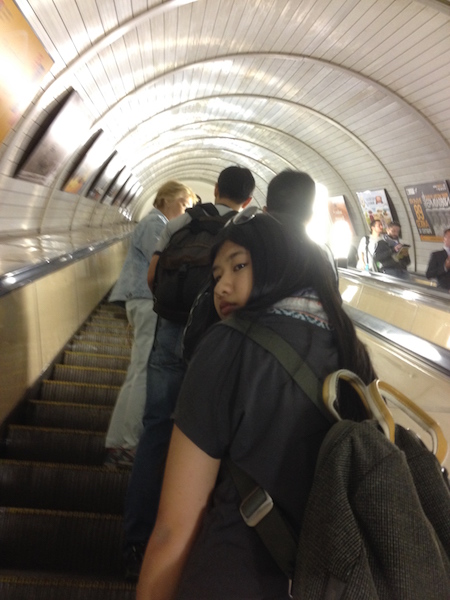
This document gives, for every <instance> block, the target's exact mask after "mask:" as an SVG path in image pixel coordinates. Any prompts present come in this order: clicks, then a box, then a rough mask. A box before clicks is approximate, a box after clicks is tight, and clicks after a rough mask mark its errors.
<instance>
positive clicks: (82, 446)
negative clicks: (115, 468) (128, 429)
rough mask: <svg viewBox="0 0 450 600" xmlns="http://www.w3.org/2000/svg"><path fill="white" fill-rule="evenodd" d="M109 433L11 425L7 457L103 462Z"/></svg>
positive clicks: (7, 440) (75, 462)
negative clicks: (106, 434) (106, 435)
mask: <svg viewBox="0 0 450 600" xmlns="http://www.w3.org/2000/svg"><path fill="white" fill-rule="evenodd" d="M104 443H105V434H104V433H99V432H95V431H82V430H71V429H52V428H43V427H30V426H26V425H9V426H8V432H7V437H6V458H10V459H15V460H35V461H44V462H60V463H70V464H86V465H101V464H103V461H104V458H105V448H104Z"/></svg>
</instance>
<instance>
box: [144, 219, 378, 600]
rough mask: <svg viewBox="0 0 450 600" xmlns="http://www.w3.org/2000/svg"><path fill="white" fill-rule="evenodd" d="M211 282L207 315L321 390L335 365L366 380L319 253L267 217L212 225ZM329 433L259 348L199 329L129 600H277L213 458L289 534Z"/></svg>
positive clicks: (228, 481)
mask: <svg viewBox="0 0 450 600" xmlns="http://www.w3.org/2000/svg"><path fill="white" fill-rule="evenodd" d="M242 218H243V217H242V216H241V215H238V216H237V217H236V220H237V221H239V220H242ZM212 286H213V294H214V306H215V308H216V311H217V314H218V315H219V317H220V319H223V320H225V319H227V318H228V317H229V316H230V315H232V314H233V315H235V317H236V318H239V317H243V318H245V319H246V320H251V321H253V322H258V323H260V324H262V325H264V326H266V327H268V328H270V329H273V330H274V331H275V332H276V333H278V334H279V335H281V336H282V337H283V338H284V339H285V340H286V341H287V342H288V343H289V344H290V345H291V346H292V347H293V348H294V349H295V350H296V352H297V353H298V354H299V355H300V356H301V357H302V358H303V359H304V360H305V361H306V362H307V363H308V365H309V366H310V368H311V369H312V370H313V372H314V373H315V375H316V376H317V377H318V378H319V379H320V380H323V379H324V378H325V377H326V376H327V375H328V374H329V373H331V372H333V371H335V370H336V369H339V368H347V369H351V370H352V371H354V372H355V373H356V374H358V375H359V376H360V377H361V378H362V379H363V381H365V382H366V383H369V382H370V381H371V380H372V379H373V378H374V371H373V368H372V365H371V363H370V360H369V357H368V355H367V352H366V350H365V348H364V347H363V345H362V344H361V343H360V341H359V340H358V338H357V337H356V333H355V329H354V327H353V324H352V322H351V321H350V319H349V318H348V316H347V315H346V314H345V312H344V311H343V308H342V305H341V299H340V296H339V294H338V292H337V290H336V283H335V280H334V278H333V274H332V272H331V269H330V266H329V264H328V262H327V259H326V257H325V256H324V254H323V252H322V251H321V250H320V248H318V246H317V245H316V244H315V243H314V242H312V241H310V240H309V239H308V238H307V237H306V235H305V236H304V237H303V238H302V239H299V234H298V230H295V231H294V230H292V231H291V230H290V228H289V227H288V226H286V225H281V224H280V223H279V222H278V221H276V220H275V219H274V218H272V217H270V216H267V215H256V216H254V217H253V218H250V219H249V220H248V221H246V222H243V223H241V224H236V223H232V224H230V225H229V226H227V227H225V228H224V229H223V231H222V232H221V233H220V235H219V239H218V242H217V244H216V246H215V248H214V249H213V253H212ZM329 427H330V423H329V421H328V420H327V419H326V418H325V417H324V416H323V414H322V413H321V411H320V410H319V409H318V408H317V407H316V406H315V405H314V404H313V403H312V402H311V400H309V399H308V397H307V396H306V395H305V394H304V392H303V391H302V390H301V389H300V387H299V386H298V385H297V384H296V383H295V382H294V381H293V380H292V378H291V377H290V375H288V373H287V372H286V371H285V370H284V368H283V367H282V366H281V364H280V363H279V362H278V361H277V360H276V359H275V358H274V356H273V355H272V354H271V353H270V352H267V351H266V350H264V349H263V348H262V347H261V346H259V345H258V344H256V343H255V342H253V341H252V340H251V339H249V338H248V337H247V336H245V335H244V334H242V333H241V332H239V331H237V330H235V329H232V328H230V327H225V326H223V325H222V324H220V323H219V324H216V325H214V326H212V327H211V328H210V329H209V330H208V331H207V333H206V335H205V336H204V338H203V339H202V340H201V342H200V343H199V345H198V347H197V349H196V351H195V353H194V356H193V358H192V360H191V362H190V365H189V368H188V370H187V373H186V376H185V380H184V383H183V386H182V389H181V392H180V396H179V398H178V404H177V409H176V413H175V427H174V431H173V434H172V440H171V445H170V449H169V455H168V459H167V463H166V471H165V476H164V484H163V490H162V496H161V501H160V506H159V512H158V518H157V522H156V525H155V529H154V531H153V534H152V536H151V538H150V541H149V544H148V547H147V551H146V555H145V558H144V563H143V566H142V571H141V576H140V580H139V584H138V599H139V600H144V599H146V600H149V599H151V600H163V599H164V600H168V599H173V598H177V599H178V600H194V599H195V600H201V599H209V600H213V599H214V600H243V599H245V600H265V599H267V600H269V599H271V600H275V599H276V600H278V599H279V600H287V598H288V597H289V596H288V582H287V579H286V577H285V575H284V574H283V573H282V572H281V571H280V570H279V568H278V567H277V565H276V564H275V563H274V562H273V559H272V558H271V556H270V555H269V553H268V551H267V550H266V548H265V546H264V545H263V544H262V542H261V541H260V539H259V537H258V535H257V534H256V532H255V531H254V530H253V529H252V528H250V527H248V526H247V525H246V524H245V523H244V521H243V519H242V517H241V515H240V513H239V505H240V498H239V495H238V493H237V490H236V489H235V486H234V483H233V481H232V478H231V476H230V474H229V472H228V470H227V468H226V467H225V466H224V465H223V459H225V458H227V457H230V458H231V460H232V461H233V462H234V463H235V464H237V465H238V466H239V467H240V468H241V469H242V470H244V471H245V472H247V473H248V474H249V475H250V476H251V477H252V478H253V479H254V480H255V481H257V482H258V484H259V485H260V486H261V487H263V488H264V489H266V490H267V491H268V493H269V494H270V495H271V496H272V498H273V500H274V502H275V503H276V504H277V505H278V507H279V508H280V509H281V511H282V512H283V513H284V515H285V516H286V518H287V520H288V521H289V523H290V525H291V527H292V528H293V530H294V531H295V532H296V533H297V534H298V533H299V531H300V528H301V522H302V517H303V512H304V509H305V504H306V501H307V498H308V494H309V490H310V488H311V485H312V479H313V475H314V467H315V463H316V459H317V454H318V452H319V448H320V445H321V442H322V440H323V438H324V436H325V434H326V433H327V431H328V429H329Z"/></svg>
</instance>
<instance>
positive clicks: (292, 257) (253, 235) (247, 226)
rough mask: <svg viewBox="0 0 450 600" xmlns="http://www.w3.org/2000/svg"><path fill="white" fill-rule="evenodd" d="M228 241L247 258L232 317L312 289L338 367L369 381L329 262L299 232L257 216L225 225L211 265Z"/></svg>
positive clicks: (252, 316) (368, 369)
mask: <svg viewBox="0 0 450 600" xmlns="http://www.w3.org/2000/svg"><path fill="white" fill-rule="evenodd" d="M227 240H229V241H231V242H234V243H235V244H238V245H239V246H243V247H244V248H246V249H247V250H248V251H249V253H250V256H251V258H252V267H253V288H252V292H251V294H250V298H249V300H248V302H247V304H246V305H245V306H244V307H243V308H241V309H239V311H237V314H242V315H243V316H246V317H247V318H249V319H252V320H256V319H257V318H258V316H259V315H260V314H261V312H264V311H265V310H267V309H268V308H269V307H271V306H272V305H273V304H275V303H276V302H278V301H279V300H282V299H284V298H287V297H289V296H292V295H294V294H296V293H297V292H299V291H300V290H302V289H307V288H312V289H313V290H314V291H315V292H316V294H317V295H318V297H319V301H320V302H321V304H322V307H323V309H324V311H325V312H326V314H327V316H328V319H329V323H330V325H331V326H332V327H333V335H334V338H335V341H336V345H337V348H338V354H339V358H340V368H344V369H350V370H351V371H353V372H355V373H356V374H357V375H359V376H360V377H361V379H362V380H363V381H364V382H365V383H370V381H372V380H373V378H374V377H375V372H374V369H373V367H372V364H371V362H370V358H369V356H368V354H367V351H366V349H365V347H364V345H363V344H362V343H361V341H360V340H359V339H358V338H357V335H356V331H355V327H354V325H353V323H352V321H351V320H350V318H349V317H348V315H347V314H346V313H345V311H344V310H343V308H342V299H341V297H340V294H339V292H338V289H337V285H336V280H335V275H334V272H333V269H332V267H331V265H330V263H329V260H328V258H327V257H326V255H325V253H324V251H323V250H322V249H321V248H320V247H319V246H318V245H317V244H316V243H314V242H313V241H312V240H310V239H309V237H308V236H307V235H306V233H305V232H304V231H302V230H299V229H298V228H297V227H296V228H294V227H289V226H288V225H286V224H285V223H283V224H281V223H280V222H278V221H277V220H276V219H274V218H273V217H271V216H269V215H264V214H257V215H256V216H254V217H253V218H251V219H250V220H248V221H247V222H244V223H242V224H239V225H235V224H230V225H228V226H226V227H224V228H223V229H222V230H221V231H220V233H219V235H218V238H217V242H216V244H215V245H214V247H213V249H212V254H211V262H214V259H215V257H216V255H217V252H218V251H219V249H220V247H221V246H222V245H223V244H224V242H226V241H227Z"/></svg>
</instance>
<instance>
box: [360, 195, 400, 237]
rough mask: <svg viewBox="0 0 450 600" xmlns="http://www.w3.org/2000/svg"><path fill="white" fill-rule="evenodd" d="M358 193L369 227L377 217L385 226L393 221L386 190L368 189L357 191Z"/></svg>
mask: <svg viewBox="0 0 450 600" xmlns="http://www.w3.org/2000/svg"><path fill="white" fill-rule="evenodd" d="M356 195H357V196H358V200H359V203H360V205H361V209H362V211H363V214H364V218H365V220H366V222H367V226H368V227H369V229H370V224H371V223H372V221H375V220H376V219H379V220H380V221H381V222H382V223H383V227H384V228H386V225H388V224H389V223H390V222H391V221H393V218H392V213H391V209H390V206H389V202H388V198H387V195H386V191H385V190H374V191H372V190H366V191H365V192H356Z"/></svg>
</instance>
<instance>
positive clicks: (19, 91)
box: [0, 0, 53, 142]
mask: <svg viewBox="0 0 450 600" xmlns="http://www.w3.org/2000/svg"><path fill="white" fill-rule="evenodd" d="M0 65H1V66H2V68H1V70H0V142H1V141H3V139H4V138H5V137H6V135H7V134H8V133H9V131H10V130H11V129H12V128H13V127H14V125H15V124H16V123H17V121H18V120H19V118H20V116H21V115H22V114H23V112H24V110H25V109H26V108H27V106H28V105H29V104H30V102H31V101H32V100H33V98H34V97H35V95H36V94H37V92H38V90H39V86H40V84H41V82H42V80H43V79H44V77H45V75H46V74H47V73H48V71H50V69H51V67H52V65H53V60H52V59H51V58H50V56H49V55H48V54H47V52H46V51H45V48H44V46H43V45H42V44H41V42H40V41H39V39H38V38H37V36H36V34H35V33H34V31H33V30H32V29H31V27H30V26H29V25H28V22H27V21H26V19H25V17H24V16H23V15H22V13H21V12H20V10H19V9H18V8H17V6H16V5H15V3H14V2H13V0H0Z"/></svg>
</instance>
